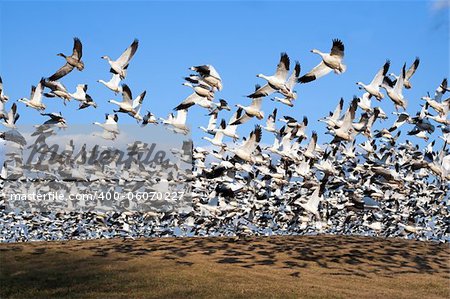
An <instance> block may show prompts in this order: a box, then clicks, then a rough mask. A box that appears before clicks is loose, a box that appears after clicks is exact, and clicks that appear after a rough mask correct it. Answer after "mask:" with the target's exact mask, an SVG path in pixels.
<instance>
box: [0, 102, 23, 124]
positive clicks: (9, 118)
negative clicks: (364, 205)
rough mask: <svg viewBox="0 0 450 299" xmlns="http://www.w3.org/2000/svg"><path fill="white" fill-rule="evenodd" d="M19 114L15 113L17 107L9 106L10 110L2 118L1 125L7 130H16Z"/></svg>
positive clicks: (14, 104)
mask: <svg viewBox="0 0 450 299" xmlns="http://www.w3.org/2000/svg"><path fill="white" fill-rule="evenodd" d="M19 117H20V114H18V113H17V105H16V103H13V104H12V106H11V110H9V112H8V114H7V115H6V117H5V118H4V121H3V122H1V124H2V125H4V126H5V127H7V128H9V129H16V128H17V126H16V122H17V120H18V119H19Z"/></svg>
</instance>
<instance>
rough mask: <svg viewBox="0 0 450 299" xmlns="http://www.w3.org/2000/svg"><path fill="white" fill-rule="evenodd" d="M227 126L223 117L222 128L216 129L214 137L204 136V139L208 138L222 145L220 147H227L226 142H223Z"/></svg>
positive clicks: (216, 144)
mask: <svg viewBox="0 0 450 299" xmlns="http://www.w3.org/2000/svg"><path fill="white" fill-rule="evenodd" d="M225 127H226V123H225V120H224V119H222V122H221V123H220V129H221V130H220V129H219V130H216V131H215V134H214V138H209V137H202V139H204V140H207V141H209V142H211V144H212V145H215V146H220V147H226V145H225V143H223V142H222V140H223V136H224V135H223V130H224V129H225Z"/></svg>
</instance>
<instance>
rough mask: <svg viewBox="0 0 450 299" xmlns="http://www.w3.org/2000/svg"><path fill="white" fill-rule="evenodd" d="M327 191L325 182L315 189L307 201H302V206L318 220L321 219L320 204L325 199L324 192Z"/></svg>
mask: <svg viewBox="0 0 450 299" xmlns="http://www.w3.org/2000/svg"><path fill="white" fill-rule="evenodd" d="M324 191H325V183H324V182H323V183H322V184H321V185H320V186H317V187H316V188H315V189H314V192H313V193H312V194H311V196H310V197H309V199H308V201H307V202H306V203H301V204H300V206H301V207H302V208H303V209H304V210H305V211H306V212H308V213H311V214H313V215H314V216H315V217H316V220H317V221H320V219H321V218H320V214H319V204H320V202H321V201H323V199H324V198H323V193H324Z"/></svg>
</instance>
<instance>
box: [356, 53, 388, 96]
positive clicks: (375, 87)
mask: <svg viewBox="0 0 450 299" xmlns="http://www.w3.org/2000/svg"><path fill="white" fill-rule="evenodd" d="M390 65H391V62H390V61H389V60H386V62H385V63H384V65H383V67H382V68H380V70H379V71H378V72H377V74H376V75H375V77H374V78H373V79H372V82H370V84H369V85H365V84H364V83H362V82H356V85H359V86H360V87H359V88H360V89H364V90H365V91H367V92H368V93H369V99H370V97H372V96H374V97H375V98H376V99H377V100H379V101H380V100H381V99H383V97H384V95H383V94H382V93H381V92H380V85H381V83H383V79H384V77H385V76H386V74H387V72H388V70H389V66H390Z"/></svg>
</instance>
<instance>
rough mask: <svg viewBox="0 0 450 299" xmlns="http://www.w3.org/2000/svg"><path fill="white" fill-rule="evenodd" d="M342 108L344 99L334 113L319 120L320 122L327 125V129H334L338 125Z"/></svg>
mask: <svg viewBox="0 0 450 299" xmlns="http://www.w3.org/2000/svg"><path fill="white" fill-rule="evenodd" d="M342 107H344V99H343V98H341V99H340V101H339V103H338V105H337V106H336V108H335V109H334V112H330V115H329V116H327V117H325V118H322V119H319V121H320V122H324V123H326V124H327V127H335V126H337V125H338V124H339V117H340V116H341V112H342Z"/></svg>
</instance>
